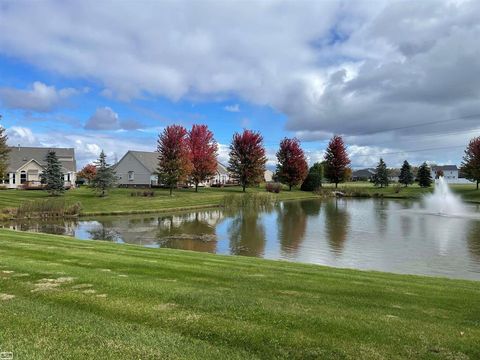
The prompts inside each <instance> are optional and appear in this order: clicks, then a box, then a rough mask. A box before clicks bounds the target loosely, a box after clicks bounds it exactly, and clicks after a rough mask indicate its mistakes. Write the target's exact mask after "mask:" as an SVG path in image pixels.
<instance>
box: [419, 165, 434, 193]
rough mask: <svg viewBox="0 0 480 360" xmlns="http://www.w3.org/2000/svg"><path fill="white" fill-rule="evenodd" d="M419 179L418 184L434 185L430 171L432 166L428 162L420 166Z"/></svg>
mask: <svg viewBox="0 0 480 360" xmlns="http://www.w3.org/2000/svg"><path fill="white" fill-rule="evenodd" d="M417 179H418V184H419V185H420V186H421V187H430V186H431V185H432V174H431V173H430V167H429V166H428V165H427V163H426V162H424V163H423V164H422V165H420V167H419V168H418V174H417Z"/></svg>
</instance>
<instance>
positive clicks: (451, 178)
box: [430, 165, 468, 184]
mask: <svg viewBox="0 0 480 360" xmlns="http://www.w3.org/2000/svg"><path fill="white" fill-rule="evenodd" d="M430 173H431V175H432V179H438V177H439V176H441V175H443V178H444V179H445V181H446V182H447V183H451V184H455V183H460V182H463V181H460V180H459V176H458V168H457V165H442V166H437V165H434V166H431V167H430ZM467 181H468V180H467Z"/></svg>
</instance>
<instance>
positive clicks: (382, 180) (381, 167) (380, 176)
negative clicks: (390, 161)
mask: <svg viewBox="0 0 480 360" xmlns="http://www.w3.org/2000/svg"><path fill="white" fill-rule="evenodd" d="M373 184H374V185H375V186H380V187H381V188H383V187H384V186H385V187H387V186H388V169H387V164H385V161H383V159H382V158H380V161H379V162H378V165H377V169H376V171H375V175H374V176H373Z"/></svg>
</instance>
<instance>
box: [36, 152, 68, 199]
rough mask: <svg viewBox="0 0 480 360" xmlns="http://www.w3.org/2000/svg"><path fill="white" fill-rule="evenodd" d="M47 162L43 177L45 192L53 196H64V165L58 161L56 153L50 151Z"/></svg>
mask: <svg viewBox="0 0 480 360" xmlns="http://www.w3.org/2000/svg"><path fill="white" fill-rule="evenodd" d="M45 161H46V163H47V165H46V167H45V170H44V171H43V173H42V175H41V180H42V183H44V184H45V190H47V191H48V193H49V194H50V195H52V196H58V195H61V194H63V193H64V192H65V183H64V180H63V174H62V164H61V163H60V161H59V160H58V157H57V154H56V153H55V151H53V150H50V151H49V152H48V153H47V157H46V158H45Z"/></svg>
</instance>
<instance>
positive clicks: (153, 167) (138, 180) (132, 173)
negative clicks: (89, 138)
mask: <svg viewBox="0 0 480 360" xmlns="http://www.w3.org/2000/svg"><path fill="white" fill-rule="evenodd" d="M157 168H158V153H157V152H148V151H133V150H129V151H127V153H126V154H125V155H124V156H123V157H122V158H121V159H120V161H119V162H118V163H117V164H115V165H114V170H115V173H116V174H117V179H118V180H117V183H118V185H120V186H123V187H151V186H158V185H161V184H159V182H158V175H157ZM232 183H234V181H233V180H232V178H231V177H230V174H229V173H228V170H227V168H226V167H225V166H224V165H223V164H221V163H217V173H216V174H215V176H213V177H212V178H211V179H210V180H208V181H206V182H205V183H202V184H199V185H200V186H221V185H226V184H232Z"/></svg>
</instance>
